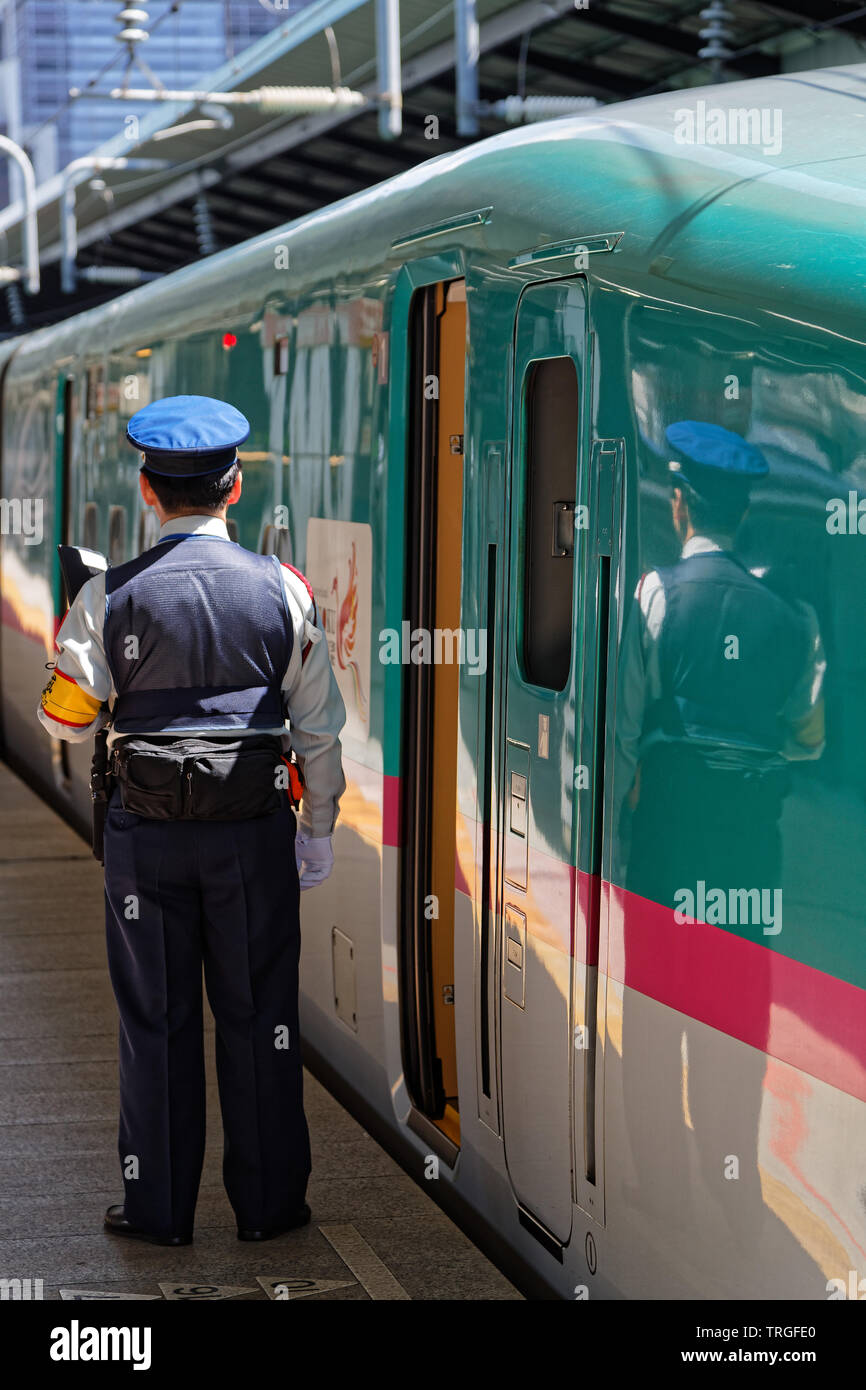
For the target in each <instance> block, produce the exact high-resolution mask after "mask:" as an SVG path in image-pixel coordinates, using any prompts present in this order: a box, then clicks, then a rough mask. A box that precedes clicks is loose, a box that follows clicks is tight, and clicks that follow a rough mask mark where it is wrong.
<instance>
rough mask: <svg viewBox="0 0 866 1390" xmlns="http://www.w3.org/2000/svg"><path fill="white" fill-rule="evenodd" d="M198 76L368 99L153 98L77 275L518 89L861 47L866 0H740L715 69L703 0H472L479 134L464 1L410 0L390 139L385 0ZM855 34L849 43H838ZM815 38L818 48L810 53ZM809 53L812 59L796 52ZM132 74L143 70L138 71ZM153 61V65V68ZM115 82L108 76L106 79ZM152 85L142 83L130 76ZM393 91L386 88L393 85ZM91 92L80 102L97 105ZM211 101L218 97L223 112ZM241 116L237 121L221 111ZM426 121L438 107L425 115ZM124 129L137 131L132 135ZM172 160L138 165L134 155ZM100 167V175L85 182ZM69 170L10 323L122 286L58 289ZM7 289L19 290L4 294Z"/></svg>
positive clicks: (192, 237) (9, 241) (95, 206)
mask: <svg viewBox="0 0 866 1390" xmlns="http://www.w3.org/2000/svg"><path fill="white" fill-rule="evenodd" d="M260 3H262V4H264V5H265V8H269V9H273V11H274V28H273V31H272V32H271V33H270V34H267V35H265V36H264V37H263V38H261V39H260V40H259V41H258V42H256V43H255V44H253V45H252V46H251V47H249V48H247V49H246V50H245V51H244V52H242V53H241V54H239V55H238V56H237V57H236V58H234V59H233V60H232V61H230V62H228V63H226V64H225V65H224V66H223V67H221V68H220V69H218V70H217V71H216V72H214V73H211V74H209V75H208V76H207V77H206V78H203V79H201V82H200V83H199V84H198V85H199V88H200V90H201V91H203V92H206V93H220V92H222V93H227V92H229V93H232V92H234V93H238V92H249V91H251V90H254V89H260V88H263V87H271V86H278V87H286V86H296V85H297V86H304V87H308V86H321V87H327V88H333V87H335V86H341V87H346V88H349V89H351V90H353V91H355V92H360V93H362V94H363V96H364V101H363V103H360V104H358V105H357V106H355V107H352V108H349V109H342V110H324V111H319V112H316V113H310V114H303V115H297V114H293V113H291V112H287V111H285V110H274V109H263V108H262V106H261V105H249V106H245V105H240V106H238V105H231V106H228V107H223V108H219V103H218V99H217V98H216V97H212V98H211V100H210V101H207V100H204V101H203V100H201V99H199V100H196V101H189V100H185V101H154V102H152V103H151V104H150V105H149V107H148V109H147V111H146V114H145V115H144V116H143V117H141V118H140V120H139V123H138V128H137V130H136V128H135V126H134V124H133V125H132V126H131V128H130V129H128V130H127V131H126V133H123V132H124V117H125V114H126V113H125V111H124V102H123V101H122V100H119V101H118V102H117V107H118V130H119V132H120V133H119V134H118V135H117V137H115V139H113V140H112V141H110V142H109V143H108V144H106V145H103V146H101V147H100V149H99V150H97V151H94V156H109V157H115V158H118V157H119V158H128V159H130V160H132V161H134V162H135V163H134V164H133V165H132V166H130V167H127V168H114V169H100V170H94V171H81V173H80V174H78V175H76V178H77V179H80V180H82V181H81V182H80V183H79V186H78V188H77V193H76V195H75V219H76V223H77V244H78V255H77V265H78V268H79V274H80V273H81V271H82V270H86V268H87V267H98V268H100V270H105V269H106V268H109V267H115V268H118V269H117V270H116V271H115V273H116V274H121V275H122V273H123V272H122V271H121V270H120V268H126V269H127V270H128V269H130V268H133V269H137V270H139V271H142V272H145V273H146V274H151V275H153V274H163V273H166V272H168V271H170V270H174V269H176V268H177V267H178V266H181V265H184V264H187V263H188V262H190V261H193V260H196V259H198V258H199V257H200V256H201V255H202V254H203V253H204V252H205V251H206V250H211V251H212V250H217V249H221V248H223V247H225V246H230V245H232V244H234V243H236V242H239V241H243V240H245V239H246V238H248V237H250V236H254V235H256V234H258V233H260V232H264V231H268V230H270V229H272V228H273V227H276V226H279V225H280V224H282V223H284V222H288V221H290V220H291V219H293V218H295V217H298V216H300V215H302V214H303V213H305V212H309V211H312V210H313V209H315V208H318V207H321V206H324V205H326V204H328V203H331V202H333V201H335V200H336V199H338V198H341V197H344V196H346V195H347V194H350V193H352V192H355V191H356V190H359V189H362V188H366V187H369V186H370V185H371V184H375V183H377V182H379V181H381V180H382V179H386V178H388V177H390V176H391V175H392V174H396V173H399V172H401V171H402V170H405V169H407V168H409V167H411V166H412V165H415V164H418V163H420V162H421V161H422V160H425V159H429V158H431V157H432V156H435V155H439V154H443V153H447V152H448V151H449V150H452V149H455V148H458V147H459V146H461V145H463V144H466V143H468V142H469V141H470V140H471V139H477V138H479V136H484V135H488V134H494V133H495V132H496V131H499V130H502V129H503V128H504V117H503V115H502V113H501V111H494V110H492V109H490V108H491V107H492V106H493V104H494V103H497V102H502V101H504V99H505V98H507V97H518V98H519V97H529V96H532V97H543V96H560V97H585V98H594V99H595V100H596V101H598V102H601V103H605V102H610V101H623V100H627V99H628V98H631V97H637V96H643V95H646V94H648V93H651V92H656V91H664V90H676V89H679V88H683V87H689V86H702V85H705V84H706V83H708V82H713V81H716V80H723V79H724V77H731V78H742V77H760V76H766V75H768V74H771V73H775V72H779V71H782V70H790V69H792V68H804V67H815V66H821V65H822V62H823V61H825V60H824V59H822V56H821V54H822V51H823V52H825V53H826V54H827V55H828V56H827V58H826V62H837V61H844V62H850V61H854V60H856V59H857V58H858V57H859V56H861V54H860V45H862V43H863V41H864V40H866V10H864V9H863V8H862V7H861V8H858V7H854V8H851V9H850V10H847V13H846V9H847V7H844V8H843V7H833V9H834V13H833V14H832V15H828V6H827V4H826V0H785V3H777V4H773V3H764V0H730V3H729V4H728V11H729V19H728V27H729V28H730V29H731V31H732V40H731V41H729V43H728V47H729V50H730V51H731V56H730V57H728V58H727V59H726V60H725V62H724V67H723V68H722V69H721V70H719V69H718V68H716V69H714V67H713V65H712V64H711V63H710V62H708V61H705V60H703V59H701V58H700V57H699V50H700V49H702V48H704V46H705V43H706V38H702V37H701V33H700V31H701V30H702V29H704V30H705V29H706V27H707V19H706V17H704V18H702V17H701V10H706V8H707V5H708V0H660V2H659V3H656V4H654V5H652V6H649V5H647V4H646V3H645V0H589V4H588V6H587V8H585V9H583V8H578V5H579V4H580V0H522V2H521V0H517V3H515V0H475V12H476V17H477V21H478V25H479V54H480V57H479V62H478V97H479V99H480V103H481V108H480V110H479V112H478V123H477V133H471V134H467V133H462V132H461V130H458V122H457V88H458V82H457V77H456V73H457V47H456V45H455V23H456V22H457V20H456V16H457V15H458V14H459V13H460V12H461V6H460V4H459V3H454V0H400V4H399V14H400V52H401V73H400V84H401V91H402V132H401V133H400V134H399V135H398V136H397V137H396V138H385V136H383V133H382V131H383V120H384V118H383V117H382V116H381V115H380V111H381V109H382V107H383V102H382V101H381V100H380V96H379V94H380V91H381V86H382V83H381V80H380V77H379V72H378V68H377V42H376V33H377V9H378V5H377V0H316V3H314V4H312V5H310V6H309V7H308V8H306V9H304V10H302V11H300V12H297V13H295V14H293V15H291V16H290V17H289V18H288V19H285V20H281V17H280V16H281V10H282V7H281V5H280V3H279V0H260ZM846 40H847V42H848V43H850V44H852V45H854V44H856V45H857V47H856V48H854V50H853V51H852V52H850V53H845V52H844V49H843V51H842V52H841V53H840V48H839V45H840V44H843V45H844V43H845V41H846ZM816 45H817V49H816ZM801 55H802V61H800V58H801ZM133 72H135V70H133ZM157 75H159V74H157ZM116 83H117V79H116V78H114V79H112V77H111V75H110V74H109V75H107V76H106V77H103V78H102V79H101V80H100V81H99V83H98V84H97V85H98V90H100V91H101V92H104V91H106V90H109V89H110V87H111V86H112V85H116ZM133 84H134V85H136V86H143V85H144V81H143V79H139V78H138V77H134V78H133ZM392 88H393V84H392ZM87 99H88V98H87V97H86V96H82V97H80V98H78V100H82V101H86V100H87ZM214 108H216V109H214ZM226 110H228V111H229V112H230V113H231V124H228V121H227V119H225V117H224V113H225V111H226ZM430 118H435V122H431V119H430ZM130 134H131V136H132V138H130ZM155 160H158V161H164V163H162V164H161V165H160V167H142V166H141V165H139V164H138V163H137V162H138V161H155ZM96 177H98V179H99V180H101V181H102V186H101V187H100V186H97V187H96V188H94V187H91V183H90V180H91V179H92V178H96ZM64 187H65V183H64V177H63V175H62V174H58V175H56V176H55V177H54V178H52V179H51V180H49V181H48V182H46V183H45V184H42V185H41V186H40V187H39V188H38V189H37V205H38V231H39V248H40V264H41V277H42V286H41V290H40V293H39V295H37V296H34V297H29V296H27V295H26V294H21V295H16V299H17V302H18V305H19V313H20V309H23V311H24V315H25V321H24V324H23V325H22V324H21V323H20V321H19V324H18V327H17V329H16V328H15V326H14V324H13V320H12V316H11V312H10V310H9V307H8V303H7V306H6V312H5V314H4V302H3V299H2V298H0V336H6V335H8V334H9V333H11V332H13V331H18V332H20V331H21V327H22V326H24V327H35V326H37V325H38V324H40V323H46V322H51V321H53V320H55V319H58V318H61V317H64V316H65V315H67V314H69V313H73V312H75V311H76V310H78V309H80V308H83V307H85V306H87V305H89V304H93V303H98V302H100V301H101V300H103V299H105V298H107V297H110V296H111V295H112V294H116V293H118V292H119V291H120V290H122V289H124V288H126V284H124V283H119V284H112V285H109V284H104V283H93V282H89V281H88V280H86V279H83V278H79V280H78V283H77V286H76V288H75V290H74V291H72V292H64V291H63V290H62V289H61V281H60V273H59V270H60V261H61V215H62V207H63V195H64ZM22 215H23V207H22V205H21V203H19V202H16V203H14V204H12V205H11V206H10V207H9V208H7V209H6V210H5V211H4V212H2V213H0V259H2V260H3V261H4V262H5V263H6V264H7V265H13V266H17V265H20V264H21V263H22V257H23V247H22ZM7 301H8V296H7Z"/></svg>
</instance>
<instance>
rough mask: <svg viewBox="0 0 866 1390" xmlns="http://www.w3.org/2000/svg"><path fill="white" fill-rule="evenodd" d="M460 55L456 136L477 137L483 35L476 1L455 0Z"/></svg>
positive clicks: (458, 51)
mask: <svg viewBox="0 0 866 1390" xmlns="http://www.w3.org/2000/svg"><path fill="white" fill-rule="evenodd" d="M454 22H455V26H456V33H455V36H454V37H455V49H456V53H457V134H458V135H469V136H473V135H478V133H479V131H480V129H481V127H480V124H479V121H478V54H479V48H480V35H479V31H478V17H477V15H476V12H475V0H455V5H454Z"/></svg>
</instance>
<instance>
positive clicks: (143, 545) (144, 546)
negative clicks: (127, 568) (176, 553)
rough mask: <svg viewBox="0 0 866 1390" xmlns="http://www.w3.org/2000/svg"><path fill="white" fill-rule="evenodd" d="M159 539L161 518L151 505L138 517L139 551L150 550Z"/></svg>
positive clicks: (140, 552) (141, 552)
mask: <svg viewBox="0 0 866 1390" xmlns="http://www.w3.org/2000/svg"><path fill="white" fill-rule="evenodd" d="M158 540H159V518H158V516H157V515H156V513H155V512H154V510H153V509H152V508H151V507H148V508H147V511H144V512H142V514H141V516H140V517H139V519H138V553H139V555H141V554H143V552H144V551H145V550H150V549H151V548H152V547H153V546H155V545H156V543H157V541H158Z"/></svg>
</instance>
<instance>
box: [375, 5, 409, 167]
mask: <svg viewBox="0 0 866 1390" xmlns="http://www.w3.org/2000/svg"><path fill="white" fill-rule="evenodd" d="M376 64H377V74H378V83H379V134H380V135H381V137H382V139H383V140H396V139H397V137H398V136H399V135H402V133H403V75H402V69H401V66H400V0H376Z"/></svg>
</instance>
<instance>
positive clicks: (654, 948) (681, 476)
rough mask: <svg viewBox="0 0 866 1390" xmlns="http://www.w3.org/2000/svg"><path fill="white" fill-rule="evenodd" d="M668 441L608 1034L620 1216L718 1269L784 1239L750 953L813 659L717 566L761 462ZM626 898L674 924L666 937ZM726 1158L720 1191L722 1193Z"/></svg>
mask: <svg viewBox="0 0 866 1390" xmlns="http://www.w3.org/2000/svg"><path fill="white" fill-rule="evenodd" d="M666 438H667V441H668V444H669V446H670V453H669V459H670V463H669V468H670V477H671V484H672V496H671V516H672V519H673V525H674V528H675V530H676V533H677V536H678V539H679V542H680V545H681V555H680V558H679V560H678V561H677V562H676V563H675V564H673V565H671V566H670V567H668V568H660V569H655V570H651V571H650V572H649V573H646V574H644V575H643V577H642V579H641V580H640V583H639V584H638V586H637V591H636V594H635V601H634V603H633V605H632V609H631V612H630V614H629V615H628V618H627V623H626V632H625V635H624V650H623V655H622V662H621V666H620V678H619V681H620V683H619V699H618V702H617V744H618V754H619V756H618V760H617V761H618V768H617V793H616V795H617V799H618V802H619V807H618V819H619V830H620V836H619V837H618V843H619V845H620V848H621V850H622V851H623V852H624V853H625V865H623V862H622V857H620V859H619V862H618V864H616V865H615V867H614V878H615V881H616V882H617V883H619V884H621V885H623V886H625V887H626V888H627V889H629V890H630V894H627V896H626V899H625V919H624V925H625V982H626V984H628V983H629V981H630V979H632V980H633V982H634V984H635V985H636V988H635V989H633V990H632V991H630V992H629V991H627V992H626V994H625V995H624V998H623V1019H622V1067H623V1078H622V1080H623V1102H624V1108H625V1115H626V1126H627V1131H628V1134H629V1141H630V1145H631V1151H632V1165H631V1167H632V1171H633V1173H634V1175H635V1176H636V1177H637V1178H638V1180H639V1182H638V1189H637V1190H636V1191H635V1192H634V1195H633V1197H632V1198H631V1200H632V1201H633V1202H634V1204H636V1205H637V1206H638V1207H640V1206H641V1205H643V1204H646V1203H650V1204H651V1205H652V1206H653V1207H654V1209H655V1211H656V1215H657V1217H659V1218H661V1219H662V1220H664V1221H665V1223H666V1229H667V1230H668V1231H669V1232H670V1235H671V1239H672V1247H673V1248H676V1245H677V1237H676V1235H675V1232H677V1230H679V1232H680V1233H681V1234H680V1237H679V1239H680V1240H681V1242H682V1245H681V1248H682V1249H687V1248H688V1244H689V1240H690V1239H691V1237H690V1236H689V1234H688V1232H689V1230H690V1229H692V1230H693V1227H694V1223H695V1222H696V1221H702V1222H709V1223H710V1224H709V1225H708V1227H707V1228H708V1229H712V1230H713V1231H714V1232H716V1233H717V1235H719V1238H720V1239H721V1240H722V1241H723V1243H725V1244H727V1241H728V1240H730V1241H732V1242H733V1244H732V1246H731V1247H729V1248H728V1249H727V1252H726V1253H727V1256H728V1257H731V1256H732V1255H734V1254H736V1256H737V1257H741V1256H742V1255H743V1253H744V1252H754V1251H755V1250H756V1249H757V1248H758V1247H757V1246H756V1245H755V1242H756V1241H758V1242H759V1243H760V1242H761V1240H762V1238H767V1239H769V1240H770V1244H769V1245H766V1246H764V1245H760V1248H761V1249H764V1248H766V1249H768V1250H769V1249H772V1250H773V1251H774V1252H775V1254H776V1255H778V1256H779V1257H780V1258H787V1257H788V1255H789V1253H790V1245H789V1244H787V1243H786V1242H788V1241H789V1239H790V1233H789V1232H787V1231H786V1230H784V1229H783V1228H782V1227H781V1226H780V1225H779V1224H778V1223H770V1225H769V1226H768V1225H767V1224H766V1223H767V1220H768V1212H767V1209H766V1206H765V1204H764V1200H763V1196H762V1186H761V1181H760V1174H759V1166H758V1165H759V1152H758V1144H759V1132H760V1123H761V1107H762V1100H763V1084H764V1076H765V1071H766V1057H765V1055H764V1054H765V1052H766V1051H767V1043H768V1037H769V1031H770V1017H771V1005H772V994H773V962H774V952H773V950H771V949H766V948H767V947H770V946H773V945H775V944H776V942H777V941H778V942H779V949H782V950H784V941H785V938H784V936H783V937H782V938H781V939H779V938H778V932H779V930H780V928H781V927H782V923H783V910H782V909H783V903H782V891H781V886H782V845H781V830H780V818H781V813H782V804H783V800H784V797H785V795H786V792H787V789H788V780H789V765H790V762H791V760H793V759H803V758H818V757H820V756H821V752H822V750H823V747H824V704H823V696H822V687H823V678H824V668H825V661H824V654H823V648H822V644H821V638H820V633H819V631H818V623H817V618H816V616H815V613H814V610H813V609H812V608H811V607H810V606H809V605H807V604H805V603H803V602H801V601H800V600H798V599H796V598H794V597H793V596H791V595H790V594H786V593H785V592H783V588H782V585H781V584H774V581H773V577H772V574H771V573H760V572H751V571H750V570H748V569H747V568H746V567H745V566H744V565H743V564H742V563H741V562H740V560H738V559H737V557H736V554H735V553H734V548H735V542H734V537H735V534H736V532H737V530H738V528H739V526H740V524H741V522H742V521H743V518H744V517H745V514H746V512H747V510H748V507H749V501H750V492H751V489H752V486H753V484H754V482H755V480H756V479H760V478H762V477H763V476H764V475H766V474H767V472H768V471H769V470H768V465H767V462H766V460H765V458H764V456H763V454H762V453H761V452H760V451H759V450H758V449H757V448H755V447H754V446H753V445H750V444H748V443H747V442H746V440H744V439H743V438H741V436H740V435H738V434H734V433H732V432H731V431H729V430H726V429H722V428H721V427H719V426H717V425H711V424H706V423H703V422H697V421H689V420H683V421H679V422H677V423H676V424H672V425H670V426H669V427H668V429H667V431H666ZM629 842H630V843H629ZM631 894H635V895H637V896H636V897H632V896H631ZM638 899H650V900H651V901H653V902H655V903H659V904H661V905H662V906H663V907H665V908H668V909H671V908H672V909H674V912H675V914H676V916H675V917H674V922H673V923H671V924H670V926H668V925H667V924H666V922H665V918H664V916H663V915H662V916H661V917H659V916H658V915H657V913H656V914H654V913H653V910H652V909H651V908H648V907H641V905H640V903H639V901H638ZM700 922H706V923H709V925H710V927H713V926H715V927H718V928H721V929H723V930H726V931H729V932H734V933H736V934H737V935H738V936H739V937H741V938H745V939H746V941H747V942H749V943H754V944H756V945H758V946H760V947H761V948H763V949H760V950H757V951H755V950H754V949H751V950H749V949H748V948H747V949H745V950H743V951H740V950H738V949H736V943H735V942H734V941H732V942H731V943H730V946H731V949H729V950H727V951H721V953H720V949H719V946H720V943H716V942H713V941H711V940H710V939H709V938H707V937H706V932H707V928H706V927H703V928H702V927H701V926H699V925H697V923H700ZM689 923H690V924H689ZM648 961H649V965H648V964H647V962H648ZM630 968H631V974H630ZM708 970H710V971H712V972H714V978H708V977H707V971H708ZM647 972H649V973H647ZM738 972H741V973H738ZM656 999H661V1000H663V1001H664V1002H667V1003H668V1004H669V1007H667V1008H664V1007H662V1006H661V1004H660V1003H658V1002H654V1001H655V1000H656ZM671 1006H672V1007H671ZM731 1020H733V1022H731ZM741 1025H743V1026H746V1027H747V1034H746V1035H747V1036H748V1041H749V1043H750V1044H751V1046H749V1047H742V1045H740V1047H739V1050H736V1049H737V1044H736V1043H734V1042H733V1040H732V1039H731V1038H728V1039H725V1037H724V1036H723V1034H724V1031H725V1030H726V1029H728V1028H730V1031H732V1032H733V1033H735V1034H736V1035H738V1036H739V1033H738V1029H739V1027H740V1026H741ZM719 1029H721V1030H722V1031H717V1030H719ZM732 1048H733V1049H735V1051H733V1052H732V1050H731V1049H732ZM732 1158H736V1161H737V1164H738V1171H737V1177H738V1179H739V1180H738V1181H737V1182H730V1181H727V1180H726V1176H725V1174H726V1164H727V1163H729V1162H730V1161H731V1159H732ZM696 1165H697V1166H696ZM698 1174H700V1180H698ZM708 1204H709V1207H708ZM709 1208H711V1209H712V1212H713V1215H711V1214H710V1209H709ZM719 1223H721V1224H719ZM722 1232H727V1237H725V1236H723V1235H722V1234H721V1233H722ZM762 1232H763V1237H762V1234H761V1233H762ZM717 1253H718V1254H719V1257H720V1258H722V1261H724V1256H723V1255H722V1252H721V1251H719V1252H717Z"/></svg>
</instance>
